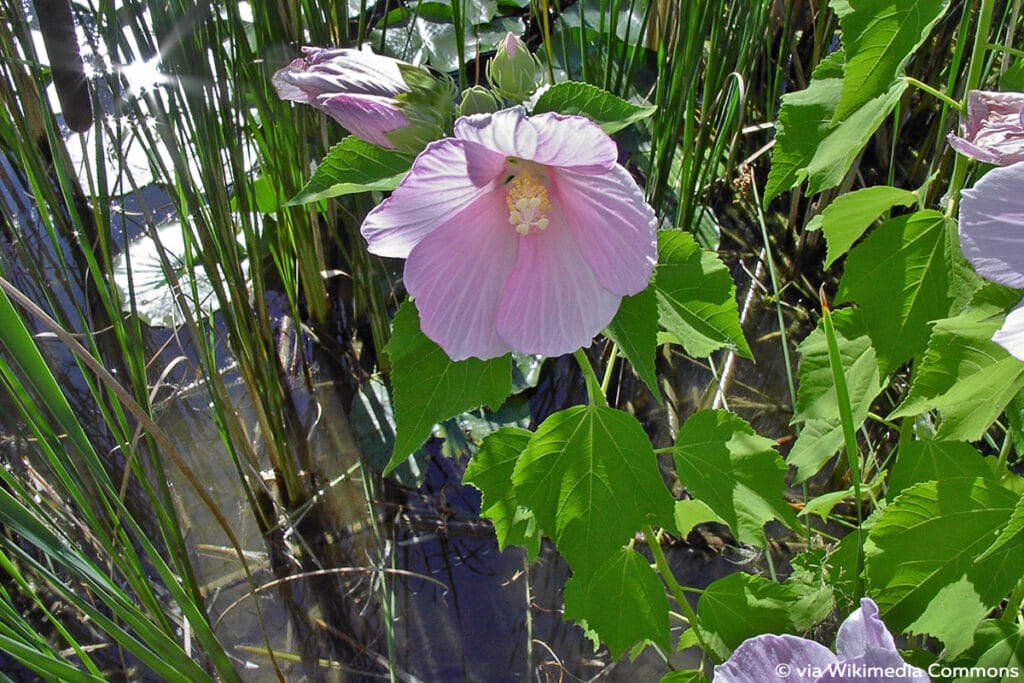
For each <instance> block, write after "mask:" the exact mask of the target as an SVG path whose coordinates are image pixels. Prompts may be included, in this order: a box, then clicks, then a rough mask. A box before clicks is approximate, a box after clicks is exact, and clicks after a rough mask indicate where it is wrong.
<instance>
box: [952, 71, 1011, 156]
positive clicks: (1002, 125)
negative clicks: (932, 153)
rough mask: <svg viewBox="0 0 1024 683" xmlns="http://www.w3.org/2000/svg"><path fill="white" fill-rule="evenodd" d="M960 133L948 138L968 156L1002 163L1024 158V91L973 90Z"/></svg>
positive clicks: (959, 150)
mask: <svg viewBox="0 0 1024 683" xmlns="http://www.w3.org/2000/svg"><path fill="white" fill-rule="evenodd" d="M960 133H961V136H962V137H960V136H956V135H953V134H952V133H950V135H949V137H948V140H949V144H950V146H952V147H953V149H955V150H956V151H958V152H960V153H961V154H963V155H964V156H968V157H971V158H972V159H977V160H978V161H984V162H986V163H990V164H997V165H999V166H1006V165H1008V164H1013V163H1016V162H1018V161H1024V93H1019V92H994V91H985V90H972V91H970V92H969V93H967V118H966V120H965V121H963V122H962V124H961V126H960Z"/></svg>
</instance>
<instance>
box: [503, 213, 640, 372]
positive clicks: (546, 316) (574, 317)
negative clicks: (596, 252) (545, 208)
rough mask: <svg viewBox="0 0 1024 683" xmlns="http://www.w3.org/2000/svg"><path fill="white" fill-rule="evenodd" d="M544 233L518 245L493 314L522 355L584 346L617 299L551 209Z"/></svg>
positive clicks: (600, 327) (604, 323)
mask: <svg viewBox="0 0 1024 683" xmlns="http://www.w3.org/2000/svg"><path fill="white" fill-rule="evenodd" d="M549 218H550V224H549V225H548V228H547V230H543V231H534V232H531V233H530V234H529V235H525V236H523V237H522V238H521V239H520V242H519V258H518V260H517V261H516V265H515V270H513V271H512V275H511V277H510V278H509V280H508V284H507V285H506V287H505V291H504V293H503V295H502V299H501V308H500V309H499V311H498V334H499V335H500V336H501V338H502V339H504V340H505V341H506V342H507V343H508V344H509V346H511V347H512V348H513V349H515V350H516V351H521V352H523V353H538V354H541V355H544V356H560V355H562V354H563V353H571V352H573V351H575V350H577V349H579V348H581V347H584V346H589V345H590V342H591V341H592V340H593V338H594V335H596V334H597V333H599V332H600V331H601V330H603V329H604V328H605V327H606V326H607V325H608V323H610V322H611V321H612V318H613V317H615V312H616V311H617V310H618V308H619V302H620V301H621V300H622V297H621V296H619V295H617V294H613V293H611V292H609V291H608V290H607V289H605V288H604V287H602V286H601V283H600V282H599V281H598V280H597V277H596V276H595V275H594V272H593V271H592V270H591V269H590V266H588V265H587V262H586V261H585V260H584V259H583V257H582V254H580V250H579V248H578V247H577V246H576V241H575V240H574V239H573V237H572V233H571V232H570V231H569V228H568V226H567V225H566V224H565V219H564V217H562V216H561V215H560V214H559V213H558V211H557V209H555V208H554V207H553V208H552V211H551V212H550V213H549Z"/></svg>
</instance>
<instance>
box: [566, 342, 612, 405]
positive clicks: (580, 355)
mask: <svg viewBox="0 0 1024 683" xmlns="http://www.w3.org/2000/svg"><path fill="white" fill-rule="evenodd" d="M573 356H575V357H576V363H577V364H578V365H579V366H580V370H582V371H583V379H585V380H586V382H587V398H589V399H590V403H591V405H595V406H607V405H608V399H606V398H605V396H604V392H603V391H602V390H601V385H600V384H599V383H598V381H597V375H596V374H595V373H594V368H593V366H592V365H591V364H590V359H589V358H587V354H586V352H584V351H583V349H578V350H577V351H576V353H574V354H573Z"/></svg>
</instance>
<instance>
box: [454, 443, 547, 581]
mask: <svg viewBox="0 0 1024 683" xmlns="http://www.w3.org/2000/svg"><path fill="white" fill-rule="evenodd" d="M532 436H533V434H532V433H531V432H528V431H526V430H525V429H517V428H515V427H506V428H504V429H499V430H498V431H496V432H494V433H493V434H491V435H489V436H487V437H486V438H485V439H484V442H483V444H481V446H480V450H478V451H477V452H476V453H475V454H474V455H473V459H472V460H471V461H470V462H469V466H468V467H466V473H465V474H464V475H463V477H462V480H463V481H464V482H465V483H467V484H472V485H473V486H474V487H476V488H477V489H479V490H480V493H481V494H483V501H482V502H481V504H480V514H481V515H483V516H484V517H488V518H490V520H491V522H493V523H494V533H495V536H497V538H498V549H499V550H504V549H505V548H506V547H507V546H509V545H512V544H514V545H521V546H524V547H525V548H526V549H527V551H528V555H529V558H530V560H531V561H533V560H534V559H535V558H536V557H537V553H538V551H539V550H540V530H539V529H537V522H536V520H535V519H534V517H533V513H532V512H530V511H529V510H527V509H526V508H524V507H522V506H521V505H519V503H518V501H517V500H516V495H515V491H514V490H513V487H512V471H513V470H514V469H515V467H516V462H517V461H518V460H519V456H520V454H521V453H522V452H523V451H524V450H525V449H526V445H527V444H528V443H530V438H531V437H532Z"/></svg>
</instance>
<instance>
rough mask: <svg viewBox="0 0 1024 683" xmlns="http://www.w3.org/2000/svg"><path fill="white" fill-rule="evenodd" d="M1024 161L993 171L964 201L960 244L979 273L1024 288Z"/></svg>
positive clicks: (964, 193)
mask: <svg viewBox="0 0 1024 683" xmlns="http://www.w3.org/2000/svg"><path fill="white" fill-rule="evenodd" d="M1022 187H1024V163H1018V164H1014V165H1012V166H1004V167H1001V168H995V169H992V170H991V171H989V172H988V173H987V174H986V175H985V177H983V178H982V179H981V180H979V181H978V182H977V183H976V184H975V185H974V187H973V188H972V189H970V190H964V191H963V193H962V195H963V197H962V199H961V201H960V246H961V248H962V249H963V252H964V256H966V257H967V258H968V260H970V262H971V263H972V264H974V269H975V270H976V271H977V272H978V275H980V276H982V277H983V278H985V279H986V280H991V281H992V282H998V283H999V284H1001V285H1006V286H1007V287H1015V288H1017V289H1021V288H1024V203H1022V202H1021V201H1020V196H1019V195H1018V193H1019V192H1020V191H1021V188H1022Z"/></svg>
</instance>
